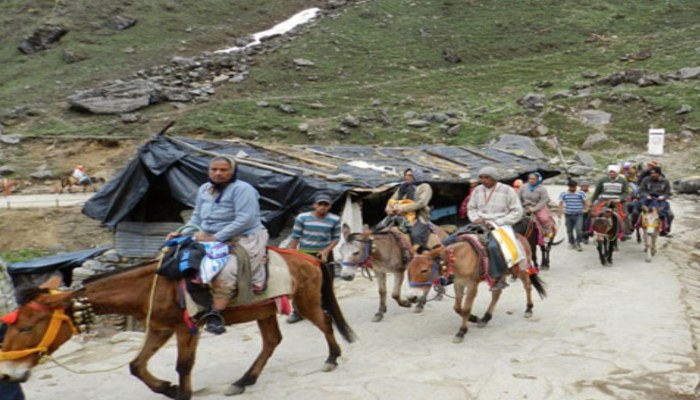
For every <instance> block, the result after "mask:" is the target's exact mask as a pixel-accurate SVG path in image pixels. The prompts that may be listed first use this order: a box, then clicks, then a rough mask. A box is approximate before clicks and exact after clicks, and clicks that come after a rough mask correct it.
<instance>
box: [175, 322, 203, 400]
mask: <svg viewBox="0 0 700 400" xmlns="http://www.w3.org/2000/svg"><path fill="white" fill-rule="evenodd" d="M175 334H176V337H177V365H176V367H175V370H177V374H178V377H179V383H180V385H179V388H178V391H177V396H176V397H175V398H176V399H177V400H189V399H190V398H191V397H192V367H194V361H195V357H196V355H197V343H199V335H198V334H194V335H193V334H192V333H190V331H189V329H186V328H182V329H178V330H177V332H175Z"/></svg>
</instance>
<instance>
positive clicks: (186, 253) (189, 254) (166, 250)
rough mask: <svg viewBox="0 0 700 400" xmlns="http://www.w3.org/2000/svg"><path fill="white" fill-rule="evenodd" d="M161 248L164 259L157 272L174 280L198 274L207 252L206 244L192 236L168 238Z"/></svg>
mask: <svg viewBox="0 0 700 400" xmlns="http://www.w3.org/2000/svg"><path fill="white" fill-rule="evenodd" d="M161 249H162V250H161V251H162V252H163V253H162V257H163V259H162V260H161V263H160V268H158V270H157V271H156V274H158V275H162V276H164V277H166V278H169V279H172V280H178V279H182V278H187V277H190V276H193V275H196V274H198V273H199V268H200V265H201V263H202V258H204V256H205V254H206V251H205V249H204V246H202V244H201V243H198V242H197V241H195V240H194V238H193V237H191V236H185V237H178V238H174V239H171V240H168V241H167V242H165V244H164V245H163V247H162V248H161Z"/></svg>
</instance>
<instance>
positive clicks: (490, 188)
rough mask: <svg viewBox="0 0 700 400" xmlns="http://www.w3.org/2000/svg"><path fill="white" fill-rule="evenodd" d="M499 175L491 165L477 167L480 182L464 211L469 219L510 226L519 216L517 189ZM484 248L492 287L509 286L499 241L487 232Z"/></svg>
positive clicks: (474, 221)
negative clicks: (501, 180)
mask: <svg viewBox="0 0 700 400" xmlns="http://www.w3.org/2000/svg"><path fill="white" fill-rule="evenodd" d="M498 176H499V175H498V171H497V170H496V168H494V167H484V168H481V169H480V170H479V180H480V181H481V185H479V186H477V187H476V188H474V192H473V194H472V196H471V198H470V199H469V204H468V205H467V214H468V216H469V220H470V221H472V223H474V224H487V223H491V224H495V225H498V226H504V225H506V226H513V225H514V224H516V223H517V222H518V221H520V220H521V219H522V217H523V207H522V205H521V204H520V199H518V195H517V193H515V190H513V188H512V187H510V186H508V185H505V184H503V183H500V182H498ZM487 250H488V253H489V259H490V260H491V262H490V271H489V273H490V275H491V278H492V279H493V280H495V281H496V284H495V285H494V286H493V288H492V290H501V289H504V288H505V287H507V286H508V284H507V283H506V282H505V279H504V278H505V274H504V273H505V268H506V265H505V261H504V260H503V255H502V254H501V252H500V249H499V247H498V244H497V243H496V241H495V239H493V238H492V237H490V236H489V240H488V243H487ZM494 260H495V261H496V262H494Z"/></svg>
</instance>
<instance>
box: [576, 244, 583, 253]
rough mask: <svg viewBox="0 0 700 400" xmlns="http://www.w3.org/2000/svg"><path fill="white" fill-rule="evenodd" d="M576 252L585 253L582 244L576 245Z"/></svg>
mask: <svg viewBox="0 0 700 400" xmlns="http://www.w3.org/2000/svg"><path fill="white" fill-rule="evenodd" d="M576 251H583V247H581V243H579V244H577V245H576Z"/></svg>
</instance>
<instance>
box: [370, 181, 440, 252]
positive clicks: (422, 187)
mask: <svg viewBox="0 0 700 400" xmlns="http://www.w3.org/2000/svg"><path fill="white" fill-rule="evenodd" d="M417 173H418V171H413V169H411V168H408V169H406V170H405V171H404V173H403V179H404V181H403V182H402V183H401V185H399V188H398V189H396V191H395V192H394V194H393V195H392V196H391V198H390V199H389V201H388V202H387V204H386V207H385V209H384V211H385V212H386V213H387V215H388V216H389V217H392V216H396V215H399V216H406V215H408V214H409V213H416V217H415V221H414V222H413V223H412V225H411V242H412V243H413V251H414V252H419V251H422V250H423V249H427V248H428V237H429V236H430V227H429V225H428V224H429V223H430V206H428V204H430V200H431V199H432V198H433V189H432V188H431V187H430V185H429V184H427V183H421V184H417V183H416V174H417ZM405 200H410V201H405ZM381 224H382V223H380V225H381Z"/></svg>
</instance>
